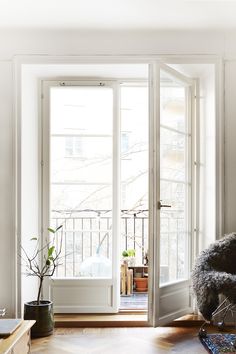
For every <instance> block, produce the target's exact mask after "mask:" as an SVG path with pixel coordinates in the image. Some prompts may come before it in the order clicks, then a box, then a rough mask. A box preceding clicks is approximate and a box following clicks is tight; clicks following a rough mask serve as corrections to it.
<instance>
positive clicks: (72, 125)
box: [50, 87, 113, 278]
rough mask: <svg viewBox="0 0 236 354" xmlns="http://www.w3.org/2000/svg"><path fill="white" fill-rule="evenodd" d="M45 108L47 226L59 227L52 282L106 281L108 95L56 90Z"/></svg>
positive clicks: (108, 261) (110, 105)
mask: <svg viewBox="0 0 236 354" xmlns="http://www.w3.org/2000/svg"><path fill="white" fill-rule="evenodd" d="M50 108H51V116H50V117H51V139H50V200H51V225H52V226H59V225H61V224H63V231H62V232H63V235H62V236H63V242H62V261H61V265H60V266H59V268H58V270H57V274H56V276H58V277H93V278H98V277H99V278H100V277H111V274H112V261H111V254H112V253H111V247H112V242H111V241H112V150H113V146H112V144H113V142H112V141H113V139H112V137H113V132H112V129H113V128H112V121H113V92H112V89H111V88H107V87H55V88H52V89H51V92H50ZM58 247H59V245H58Z"/></svg>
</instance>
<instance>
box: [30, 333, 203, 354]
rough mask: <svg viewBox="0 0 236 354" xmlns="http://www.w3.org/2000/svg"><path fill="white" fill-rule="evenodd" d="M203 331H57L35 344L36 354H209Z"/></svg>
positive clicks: (33, 341) (33, 343)
mask: <svg viewBox="0 0 236 354" xmlns="http://www.w3.org/2000/svg"><path fill="white" fill-rule="evenodd" d="M198 329H199V327H190V328H189V327H185V328H180V327H159V328H150V327H149V328H57V329H56V330H55V333H54V335H53V336H50V337H46V338H41V339H34V340H32V353H34V354H72V353H73V354H166V353H182V354H206V351H205V349H204V348H203V346H202V345H201V343H200V342H199V339H198V336H197V334H198Z"/></svg>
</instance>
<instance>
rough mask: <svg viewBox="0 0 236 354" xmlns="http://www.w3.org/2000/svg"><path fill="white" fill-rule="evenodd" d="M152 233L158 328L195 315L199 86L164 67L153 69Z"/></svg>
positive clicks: (151, 147) (159, 64) (156, 66)
mask: <svg viewBox="0 0 236 354" xmlns="http://www.w3.org/2000/svg"><path fill="white" fill-rule="evenodd" d="M151 78H152V79H151V82H152V86H151V90H152V92H151V95H152V96H151V102H153V105H152V106H151V117H150V118H151V124H150V164H151V166H150V167H151V168H150V211H151V214H150V234H151V239H152V240H151V242H153V243H152V245H153V253H152V256H153V268H152V270H151V275H152V285H153V298H151V300H152V301H153V307H152V308H151V309H150V310H151V311H152V313H151V314H150V312H149V315H151V316H152V319H153V325H154V326H157V325H161V324H165V323H168V322H169V321H171V320H173V319H176V318H178V317H180V316H182V315H184V314H186V313H189V311H190V310H191V296H190V269H191V252H192V234H193V228H194V211H193V194H194V183H193V182H194V174H195V171H194V168H195V167H194V164H193V157H194V146H193V145H194V144H193V134H192V132H193V113H194V111H193V94H194V82H193V81H192V80H190V79H189V78H187V77H185V76H184V75H182V74H180V73H179V72H177V71H175V70H173V69H172V68H170V67H168V66H166V65H163V64H161V63H155V64H153V65H152V67H151Z"/></svg>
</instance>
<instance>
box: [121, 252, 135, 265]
mask: <svg viewBox="0 0 236 354" xmlns="http://www.w3.org/2000/svg"><path fill="white" fill-rule="evenodd" d="M122 256H123V261H124V262H127V264H128V266H129V267H134V266H135V250H134V249H128V250H124V251H123V252H122Z"/></svg>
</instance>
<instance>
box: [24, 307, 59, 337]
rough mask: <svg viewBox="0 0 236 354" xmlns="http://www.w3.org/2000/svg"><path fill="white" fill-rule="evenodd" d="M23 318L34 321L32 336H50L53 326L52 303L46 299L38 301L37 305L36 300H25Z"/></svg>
mask: <svg viewBox="0 0 236 354" xmlns="http://www.w3.org/2000/svg"><path fill="white" fill-rule="evenodd" d="M24 319H25V320H35V321H36V323H35V324H34V325H33V327H32V329H31V336H32V338H38V337H46V336H50V335H51V334H52V333H53V328H54V317H53V303H52V302H51V301H47V300H45V301H43V300H42V301H40V304H39V305H37V302H36V301H30V302H26V303H25V306H24Z"/></svg>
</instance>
